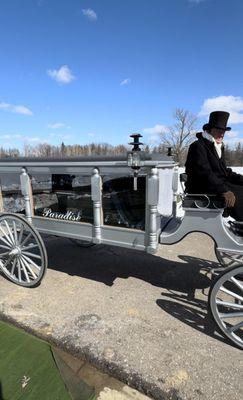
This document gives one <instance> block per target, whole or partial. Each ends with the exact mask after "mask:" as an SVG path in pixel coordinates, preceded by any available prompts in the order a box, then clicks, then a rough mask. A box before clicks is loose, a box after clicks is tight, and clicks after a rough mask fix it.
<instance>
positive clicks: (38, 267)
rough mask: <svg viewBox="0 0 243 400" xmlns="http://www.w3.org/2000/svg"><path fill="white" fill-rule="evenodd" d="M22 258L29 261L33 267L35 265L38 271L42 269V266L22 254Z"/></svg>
mask: <svg viewBox="0 0 243 400" xmlns="http://www.w3.org/2000/svg"><path fill="white" fill-rule="evenodd" d="M22 257H23V259H24V260H26V261H28V262H29V263H30V264H31V265H33V266H34V267H36V268H37V269H38V270H39V269H40V266H39V265H37V264H36V263H35V262H34V261H33V260H31V259H30V258H29V257H27V256H25V255H24V254H22Z"/></svg>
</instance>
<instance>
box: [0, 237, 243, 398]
mask: <svg viewBox="0 0 243 400" xmlns="http://www.w3.org/2000/svg"><path fill="white" fill-rule="evenodd" d="M46 246H47V250H48V254H49V265H50V267H49V269H48V272H47V275H46V276H45V278H44V280H43V281H42V284H41V285H40V286H39V287H38V288H35V289H24V288H21V287H18V286H16V285H14V284H12V283H11V282H8V281H7V280H6V279H5V278H3V277H1V276H0V318H1V317H2V318H10V319H11V320H12V321H15V323H17V324H19V325H21V326H23V327H25V328H26V329H27V330H30V331H32V332H35V333H36V334H37V335H38V336H41V337H43V338H45V339H48V340H49V341H52V342H54V343H56V344H58V345H61V346H62V347H63V348H64V349H66V350H68V351H70V352H72V354H74V355H76V356H78V357H80V358H84V359H86V360H88V361H89V362H91V363H92V364H93V365H95V366H97V367H98V368H100V369H101V370H102V371H104V372H108V373H110V374H111V375H113V376H114V377H116V378H118V379H121V380H123V381H124V382H126V383H129V384H130V385H132V386H133V387H135V388H137V389H138V390H141V391H142V392H144V393H146V394H147V395H149V396H152V397H154V398H155V399H160V400H162V399H173V400H175V399H177V400H192V399H193V400H194V399H195V400H197V399H198V400H222V399H231V400H242V399H243V384H242V382H243V357H242V355H243V353H242V351H241V350H239V349H237V348H235V347H233V346H232V345H230V344H229V343H228V342H227V341H226V340H225V339H223V338H222V337H221V336H220V334H219V333H217V331H215V325H214V323H213V322H212V320H211V319H210V317H209V316H208V314H207V292H208V287H209V285H210V273H209V270H210V268H211V267H212V265H213V264H214V263H216V259H215V256H214V252H213V247H214V246H213V242H212V241H211V239H209V238H208V237H206V236H204V235H201V234H193V235H190V236H188V237H187V238H186V239H184V240H183V241H182V242H180V243H178V244H177V245H173V246H161V247H160V249H159V252H158V254H157V255H156V256H152V255H148V254H146V253H142V252H138V251H135V250H127V249H122V248H115V247H108V246H103V245H100V246H95V247H91V248H89V249H82V248H79V247H77V246H76V245H75V244H74V243H72V242H71V241H69V240H67V239H62V238H58V239H57V238H54V237H49V238H48V239H46Z"/></svg>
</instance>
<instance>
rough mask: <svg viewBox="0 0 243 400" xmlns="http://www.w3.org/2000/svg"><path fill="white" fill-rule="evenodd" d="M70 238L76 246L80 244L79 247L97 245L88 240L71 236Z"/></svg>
mask: <svg viewBox="0 0 243 400" xmlns="http://www.w3.org/2000/svg"><path fill="white" fill-rule="evenodd" d="M70 240H71V242H73V243H74V244H76V246H79V247H93V246H95V245H96V243H93V242H88V241H87V240H81V239H72V238H70Z"/></svg>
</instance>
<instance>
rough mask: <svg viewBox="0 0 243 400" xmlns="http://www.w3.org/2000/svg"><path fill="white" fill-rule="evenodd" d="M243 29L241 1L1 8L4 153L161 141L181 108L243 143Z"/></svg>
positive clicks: (4, 3) (80, 0) (53, 1)
mask: <svg viewBox="0 0 243 400" xmlns="http://www.w3.org/2000/svg"><path fill="white" fill-rule="evenodd" d="M242 21H243V2H242V1H241V0H231V1H230V0H122V1H121V0H21V1H20V0H1V2H0V38H1V40H0V57H1V63H0V146H4V147H9V146H11V147H12V146H15V147H18V148H22V146H23V145H24V143H27V144H30V145H36V144H38V143H40V142H48V143H51V144H59V143H61V142H62V141H64V143H65V144H74V143H79V144H84V143H90V142H92V141H94V142H106V143H110V144H113V145H116V144H119V143H123V144H126V143H127V142H128V136H129V134H131V133H133V132H140V133H141V134H143V135H144V142H146V143H157V142H158V135H159V133H160V131H161V130H163V129H164V127H167V126H170V125H171V124H172V123H173V119H172V113H173V111H174V110H175V109H176V108H184V109H187V110H189V111H190V112H192V113H195V114H196V115H198V118H199V120H198V128H199V129H200V128H201V126H202V124H203V123H204V122H206V121H207V120H208V114H209V112H211V111H213V110H227V111H229V112H231V119H230V121H229V124H230V125H231V126H232V131H231V132H230V133H229V134H228V137H227V140H228V141H229V142H230V143H234V142H235V141H239V140H242V141H243V129H242V128H243V79H242V74H243V46H242V37H243V23H242Z"/></svg>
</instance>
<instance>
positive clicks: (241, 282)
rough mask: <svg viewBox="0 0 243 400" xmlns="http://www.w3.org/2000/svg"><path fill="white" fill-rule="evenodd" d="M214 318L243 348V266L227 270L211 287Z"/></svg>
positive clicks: (210, 298) (226, 333)
mask: <svg viewBox="0 0 243 400" xmlns="http://www.w3.org/2000/svg"><path fill="white" fill-rule="evenodd" d="M209 303H210V308H211V312H212V314H213V317H214V320H215V322H216V323H217V325H218V326H219V328H220V330H221V331H222V332H223V334H224V335H225V336H227V337H228V338H229V339H230V340H231V341H232V342H234V343H235V344H236V345H237V346H239V347H240V348H242V349H243V266H242V265H241V266H238V267H234V268H231V269H230V270H227V271H226V272H225V273H223V274H222V275H220V276H219V277H218V279H217V280H216V281H215V283H214V284H213V286H212V287H211V291H210V294H209Z"/></svg>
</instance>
